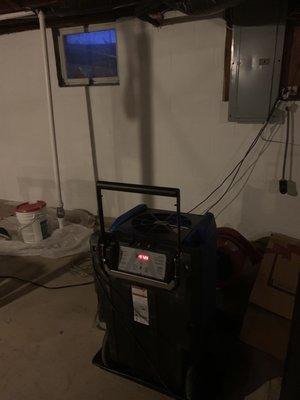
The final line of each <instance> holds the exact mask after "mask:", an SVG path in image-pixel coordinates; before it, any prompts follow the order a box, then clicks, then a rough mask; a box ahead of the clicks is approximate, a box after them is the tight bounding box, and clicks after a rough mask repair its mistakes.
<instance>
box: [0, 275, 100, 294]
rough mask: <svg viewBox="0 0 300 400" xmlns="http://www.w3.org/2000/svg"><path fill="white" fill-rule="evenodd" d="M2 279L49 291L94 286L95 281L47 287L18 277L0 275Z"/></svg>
mask: <svg viewBox="0 0 300 400" xmlns="http://www.w3.org/2000/svg"><path fill="white" fill-rule="evenodd" d="M0 279H14V280H17V281H20V282H24V283H29V284H30V285H33V286H37V287H41V288H44V289H49V290H58V289H68V288H73V287H80V286H87V285H92V284H93V283H94V282H95V281H94V280H93V281H89V282H82V283H74V284H70V285H61V286H47V285H43V284H42V283H38V282H35V281H31V280H29V279H23V278H20V277H18V276H13V275H0Z"/></svg>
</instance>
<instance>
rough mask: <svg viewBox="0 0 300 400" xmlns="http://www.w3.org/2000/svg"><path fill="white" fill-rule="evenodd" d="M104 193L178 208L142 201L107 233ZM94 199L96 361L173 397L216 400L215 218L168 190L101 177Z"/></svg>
mask: <svg viewBox="0 0 300 400" xmlns="http://www.w3.org/2000/svg"><path fill="white" fill-rule="evenodd" d="M103 190H113V191H122V192H131V193H142V194H150V195H157V196H167V197H174V198H176V212H172V211H165V210H158V209H152V208H148V207H147V206H146V205H145V204H140V205H138V206H136V207H135V208H133V209H131V210H130V211H128V212H126V213H125V214H123V215H121V216H120V217H118V218H117V219H116V220H115V222H114V223H113V224H112V226H111V228H110V229H109V230H108V231H106V230H105V227H104V215H103V205H102V191H103ZM97 197H98V207H99V218H100V231H99V232H96V233H95V234H94V235H93V236H92V238H91V250H92V256H93V267H94V274H95V282H96V290H97V294H98V299H99V318H100V320H101V321H104V322H105V324H106V333H105V337H104V340H103V343H102V349H101V350H100V351H99V352H98V353H97V355H96V356H95V358H94V363H95V364H97V365H98V366H100V367H101V368H104V369H106V370H108V371H111V372H114V373H117V374H119V375H121V376H124V377H126V378H130V379H133V380H135V381H137V382H139V383H142V384H144V385H147V386H150V387H152V388H155V389H157V390H159V391H161V392H164V393H167V394H168V395H170V396H171V397H173V398H179V399H193V400H194V399H201V398H203V399H204V400H208V399H215V398H216V397H215V395H214V394H213V393H214V389H215V388H214V384H213V379H212V378H213V372H212V371H211V365H210V364H211V362H210V361H209V359H210V353H211V349H213V346H214V336H215V309H216V304H215V303H216V226H215V221H214V217H213V215H212V214H210V213H207V214H205V215H195V214H184V213H181V212H180V191H179V189H173V188H164V187H153V186H142V185H134V184H121V183H113V182H104V181H100V182H98V183H97ZM211 354H212V353H211Z"/></svg>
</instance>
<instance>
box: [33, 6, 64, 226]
mask: <svg viewBox="0 0 300 400" xmlns="http://www.w3.org/2000/svg"><path fill="white" fill-rule="evenodd" d="M38 18H39V24H40V32H41V41H42V48H43V57H44V68H45V81H46V93H47V103H48V116H49V130H50V135H51V145H52V157H53V170H54V179H55V186H56V196H57V208H56V211H57V219H58V225H59V228H62V227H63V225H64V216H65V210H64V204H63V200H62V194H61V182H60V172H59V162H58V152H57V141H56V132H55V121H54V110H53V97H52V89H51V80H50V66H49V53H48V45H47V33H46V24H45V14H44V12H43V11H42V10H39V11H38Z"/></svg>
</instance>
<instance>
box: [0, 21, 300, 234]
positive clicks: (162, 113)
mask: <svg viewBox="0 0 300 400" xmlns="http://www.w3.org/2000/svg"><path fill="white" fill-rule="evenodd" d="M117 26H118V37H119V67H120V68H119V69H120V86H110V87H93V88H91V98H92V106H93V118H94V126H95V133H96V141H97V151H98V157H99V160H100V161H99V169H100V176H101V177H102V178H103V179H107V180H117V181H123V182H134V183H145V184H155V185H163V186H175V187H180V188H181V189H182V206H183V209H184V210H188V209H189V208H191V207H192V206H193V205H194V204H195V203H197V202H198V201H200V200H201V199H202V198H203V197H204V196H205V195H206V194H207V193H209V192H210V190H211V189H213V188H214V187H215V185H216V184H218V183H219V182H220V180H221V179H222V178H223V177H224V176H225V175H226V173H227V172H228V171H229V170H230V168H231V167H232V166H233V165H234V163H235V162H236V161H238V160H239V159H240V157H241V155H242V154H243V152H244V151H245V150H246V149H247V147H248V145H249V144H250V142H251V141H252V139H253V138H254V136H255V135H256V132H257V131H258V129H259V128H260V125H241V124H236V123H229V122H228V121H227V103H224V102H222V85H223V62H224V41H225V24H224V22H223V21H221V20H210V21H199V22H192V23H186V24H180V25H176V26H169V27H165V28H162V29H156V28H153V27H152V26H150V25H148V24H145V23H142V22H140V21H138V20H136V21H132V20H131V21H128V20H127V21H122V22H119V23H118V24H117ZM49 42H50V44H51V47H50V53H51V54H52V83H53V92H54V101H55V117H56V127H57V135H58V145H59V157H60V162H61V175H62V187H63V196H64V200H65V205H66V208H87V209H89V210H91V211H95V210H96V200H95V190H94V184H93V172H92V162H91V152H90V144H89V133H88V118H87V109H86V102H85V94H84V89H83V88H59V87H58V84H57V79H56V69H55V62H54V57H53V48H52V39H51V34H50V32H49ZM0 52H1V63H0V137H1V139H0V141H1V145H0V198H4V199H11V200H20V201H21V200H27V199H29V200H34V199H36V198H42V199H45V200H46V201H47V202H48V203H49V204H50V205H54V204H55V190H54V181H53V174H52V159H51V152H50V139H49V133H48V125H47V123H48V121H47V108H46V98H45V90H44V80H43V66H42V56H41V48H40V37H39V32H37V31H34V32H25V33H18V34H13V35H7V36H1V37H0ZM294 125H295V126H294V132H295V142H298V144H300V132H299V129H300V111H299V110H298V111H296V112H295V114H294ZM268 132H269V131H268ZM283 137H284V129H283V128H281V129H279V131H278V133H277V136H276V138H277V139H279V140H280V138H281V139H282V138H283ZM263 144H264V142H260V143H259V146H258V148H259V147H261V146H263ZM282 154H283V146H282V145H280V144H271V145H270V146H269V148H268V150H267V151H266V152H265V153H264V155H263V156H262V158H261V159H260V161H259V162H258V164H257V166H256V169H255V170H254V172H253V174H252V176H251V179H250V180H249V181H248V183H247V185H246V186H245V188H244V190H243V192H242V193H241V194H240V195H239V197H238V198H237V199H236V200H235V202H234V203H233V204H232V205H231V206H230V207H228V208H227V209H226V210H225V211H224V212H223V213H222V214H221V215H220V216H219V217H218V224H219V225H220V226H221V225H227V226H232V227H235V228H237V229H238V230H240V231H241V232H242V233H244V234H246V235H247V236H248V237H249V238H254V237H258V236H260V235H265V234H269V233H270V232H272V231H273V232H281V233H285V234H289V235H292V236H297V237H299V236H300V229H299V226H300V213H299V197H292V196H283V195H280V194H279V193H278V189H277V186H278V183H277V182H278V179H279V178H280V171H281V165H282ZM254 155H255V154H254ZM299 162H300V147H299V146H298V147H295V148H294V156H293V169H292V170H293V171H292V179H293V180H294V181H296V182H298V183H299V181H300V173H299ZM235 193H236V192H235V191H233V192H231V194H230V195H229V196H228V197H226V198H225V199H224V201H223V202H222V204H221V206H220V207H216V209H215V211H216V213H218V211H220V210H221V209H222V206H224V205H225V204H226V203H227V202H228V201H229V200H230V199H232V198H233V197H234V195H235ZM131 196H132V195H128V196H126V197H125V196H123V195H114V196H112V195H111V194H110V195H106V196H105V205H106V208H107V214H108V215H118V214H119V213H120V211H121V210H126V209H128V207H129V206H131V205H133V204H135V202H136V201H137V199H136V198H133V197H131ZM211 203H212V202H208V205H209V204H211ZM155 204H156V205H158V206H171V205H172V203H170V201H169V202H168V203H167V202H166V201H165V200H161V201H157V202H156V203H155ZM204 209H205V207H203V208H200V210H204Z"/></svg>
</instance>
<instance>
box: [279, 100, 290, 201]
mask: <svg viewBox="0 0 300 400" xmlns="http://www.w3.org/2000/svg"><path fill="white" fill-rule="evenodd" d="M285 111H286V136H285V147H284V155H283V164H282V177H281V179H280V181H279V191H280V193H281V194H286V193H287V191H288V181H287V180H286V178H285V172H286V162H287V153H288V148H289V139H290V108H289V107H288V106H287V107H286V108H285Z"/></svg>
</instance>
